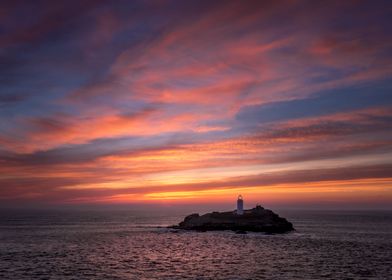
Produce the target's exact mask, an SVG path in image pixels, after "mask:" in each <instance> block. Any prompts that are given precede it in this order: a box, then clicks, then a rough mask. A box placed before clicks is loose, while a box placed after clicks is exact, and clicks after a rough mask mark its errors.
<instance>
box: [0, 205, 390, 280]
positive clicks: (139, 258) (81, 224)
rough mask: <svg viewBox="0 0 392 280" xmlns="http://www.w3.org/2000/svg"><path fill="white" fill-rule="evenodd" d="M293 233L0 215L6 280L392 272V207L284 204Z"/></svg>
mask: <svg viewBox="0 0 392 280" xmlns="http://www.w3.org/2000/svg"><path fill="white" fill-rule="evenodd" d="M277 212H278V214H281V216H284V217H286V218H288V219H289V220H290V221H291V222H293V224H294V226H295V228H296V231H295V232H293V233H289V234H284V235H265V234H259V233H249V234H245V235H241V234H235V233H233V232H203V233H202V232H185V231H173V230H169V229H166V228H164V227H165V226H167V225H171V224H175V223H178V222H179V221H180V220H182V218H183V216H184V215H183V214H175V215H173V214H159V215H158V214H148V215H147V214H143V213H134V212H132V211H50V212H43V211H41V212H40V211H33V212H23V211H22V212H15V211H13V212H7V211H2V212H0V279H392V212H348V211H343V212H333V211H324V212H322V211H280V212H279V211H277Z"/></svg>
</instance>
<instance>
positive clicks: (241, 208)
mask: <svg viewBox="0 0 392 280" xmlns="http://www.w3.org/2000/svg"><path fill="white" fill-rule="evenodd" d="M242 214H244V200H243V199H242V195H239V196H238V199H237V215H242Z"/></svg>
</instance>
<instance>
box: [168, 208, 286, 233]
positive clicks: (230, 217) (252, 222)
mask: <svg viewBox="0 0 392 280" xmlns="http://www.w3.org/2000/svg"><path fill="white" fill-rule="evenodd" d="M170 228H174V229H184V230H197V231H214V230H232V231H235V232H237V233H246V232H247V231H252V232H264V233H286V232H290V231H292V230H294V227H293V225H292V223H290V222H289V221H287V220H286V219H285V218H282V217H279V216H278V215H277V214H275V213H274V212H272V211H271V210H268V209H264V208H263V207H261V206H256V207H255V208H253V209H249V210H242V211H240V212H239V211H238V209H237V210H235V211H231V212H212V213H207V214H204V215H202V216H200V215H199V214H191V215H189V216H187V217H185V219H184V221H182V222H181V223H179V224H178V225H176V226H171V227H170Z"/></svg>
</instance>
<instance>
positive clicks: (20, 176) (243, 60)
mask: <svg viewBox="0 0 392 280" xmlns="http://www.w3.org/2000/svg"><path fill="white" fill-rule="evenodd" d="M390 6H391V5H389V4H388V2H382V1H381V2H377V3H368V2H355V1H354V2H353V1H345V2H341V1H332V2H329V3H328V4H320V3H316V2H314V1H305V2H298V1H274V2H265V1H244V2H238V1H223V2H221V1H216V2H215V1H214V2H198V1H174V2H173V1H152V2H145V1H135V2H123V1H119V2H115V3H108V2H105V1H82V2H80V3H72V4H69V3H68V2H58V3H54V2H50V1H42V2H39V3H35V4H34V5H32V4H31V3H14V2H10V1H6V2H4V4H3V5H2V8H1V10H0V19H1V20H2V22H3V23H4V24H3V28H2V31H3V36H2V38H1V39H0V46H2V49H1V51H0V58H1V61H2V64H1V65H0V77H1V78H0V80H1V87H0V170H1V171H2V172H1V173H2V174H5V175H0V180H3V181H2V182H3V183H2V185H7V186H8V187H6V188H4V190H3V192H2V196H3V197H7V198H9V197H20V199H21V200H23V197H26V198H27V197H35V198H37V199H38V197H40V198H39V199H42V200H45V199H50V198H56V200H58V201H61V198H63V201H65V200H67V201H70V200H72V199H74V200H78V199H79V198H80V199H84V198H88V197H91V198H92V197H96V198H102V199H108V197H110V195H122V194H127V193H125V192H124V193H122V192H120V191H119V190H115V191H114V190H113V189H114V188H116V187H117V188H125V189H131V188H134V191H135V192H136V189H140V193H147V192H152V191H154V192H157V193H159V188H160V187H162V188H163V189H162V191H163V190H164V191H168V192H170V191H174V190H178V191H186V188H187V187H186V186H185V185H183V186H180V187H178V189H177V188H174V189H173V188H170V187H168V186H166V185H165V184H167V183H168V182H169V181H170V180H180V179H181V178H186V180H188V181H189V182H191V183H195V182H196V181H199V182H200V183H203V184H204V183H205V184H208V183H212V184H214V182H217V181H219V178H221V177H220V176H223V175H222V174H226V175H227V173H229V172H230V170H232V172H233V174H234V173H235V174H243V175H244V176H245V175H246V176H250V175H249V172H253V171H254V168H256V167H255V166H264V168H267V167H268V168H272V169H274V168H275V169H276V170H278V169H279V168H281V169H280V171H281V172H280V173H279V174H280V175H279V176H281V178H282V179H278V177H277V176H278V175H277V174H278V173H276V174H275V175H276V176H275V175H274V176H275V177H274V179H271V181H270V183H271V184H273V181H274V180H275V181H276V182H278V181H279V180H281V182H285V183H290V180H291V183H293V184H294V183H300V181H297V179H296V178H297V177H295V176H299V177H300V176H305V174H299V173H298V174H299V175H298V174H297V175H294V173H290V172H289V173H287V174H286V179H285V180H286V181H284V177H285V176H284V171H285V170H287V168H288V167H287V166H288V165H290V168H292V167H293V168H294V169H297V171H298V170H300V169H301V170H302V169H303V170H308V169H309V168H307V167H306V162H309V161H320V162H322V163H320V164H321V165H322V166H324V167H325V168H326V169H328V170H329V171H328V170H325V172H326V173H327V172H332V171H331V168H330V166H329V164H330V163H331V162H334V161H339V162H340V161H343V162H344V167H345V168H348V169H349V168H350V167H351V166H352V165H355V162H353V157H359V158H360V161H361V162H368V161H372V164H370V165H374V166H376V165H377V164H376V163H378V165H377V166H381V163H385V161H386V160H385V158H384V157H383V154H384V155H386V154H389V153H390V152H391V150H390V141H391V137H390V136H389V135H390V131H391V125H390V123H391V114H390V107H391V105H392V100H391V98H390V81H389V77H390V75H391V74H392V69H391V67H390V65H391V62H392V57H391V53H390V47H391V45H392V41H391V39H390V36H389V33H388V31H389V29H390V28H389V26H390V23H389V13H390ZM336 164H337V163H336ZM291 166H292V167H291ZM327 167H328V168H327ZM231 168H232V169H231ZM248 168H249V169H248ZM334 170H335V169H334ZM353 170H354V169H353ZM201 171H203V172H204V173H203V174H199V173H198V172H201ZM357 171H358V170H357ZM293 172H294V171H293ZM298 172H299V171H298ZM333 172H335V173H333V174H332V175H331V176H330V178H331V179H334V178H335V179H336V180H345V179H344V178H343V177H339V176H338V175H337V173H336V172H337V169H336V170H335V171H333ZM372 172H373V171H372ZM173 174H177V175H178V177H177V178H174V179H173V178H172V177H170V176H173ZM207 174H209V175H208V176H210V177H208V178H207ZM317 174H318V175H315V177H314V178H318V180H324V179H323V178H324V177H323V176H322V175H320V174H322V168H320V170H319V173H317ZM347 174H351V173H347ZM372 174H379V176H381V175H380V174H381V173H377V172H376V171H374V173H372ZM226 175H225V176H226ZM263 176H264V175H263ZM271 176H272V175H271ZM317 176H319V177H317ZM325 176H326V177H328V176H327V175H325ZM377 176H378V175H377ZM201 177H203V178H204V179H203V178H201ZM381 177H382V176H381ZM263 178H264V179H265V180H267V181H268V180H269V179H268V176H267V175H265V177H263ZM372 178H373V177H372ZM382 178H384V177H382ZM169 179H170V180H169ZM248 179H249V180H250V178H248ZM352 179H354V177H352ZM159 180H161V181H159ZM203 180H206V181H207V182H204V181H203ZM304 180H305V181H306V179H304ZM152 182H161V185H159V184H157V185H154V186H153V187H154V188H155V189H149V188H152V185H153V184H152ZM169 183H170V182H169ZM218 183H219V182H218ZM218 183H217V184H218ZM203 184H202V185H203ZM96 185H99V186H100V187H96V188H93V187H94V186H96ZM238 186H239V185H238ZM65 187H66V188H68V190H65V189H64V188H65ZM72 187H74V188H75V189H74V190H71V188H72ZM87 187H88V188H89V190H87ZM204 187H207V185H205V186H204V185H203V188H204ZM77 188H79V189H78V190H76V189H77ZM83 188H85V189H83ZM105 188H106V189H105ZM143 188H144V192H143ZM82 189H83V190H82ZM191 189H192V187H190V190H191ZM60 190H61V191H60ZM129 193H132V192H131V191H130V190H129ZM132 199H134V198H132Z"/></svg>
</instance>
